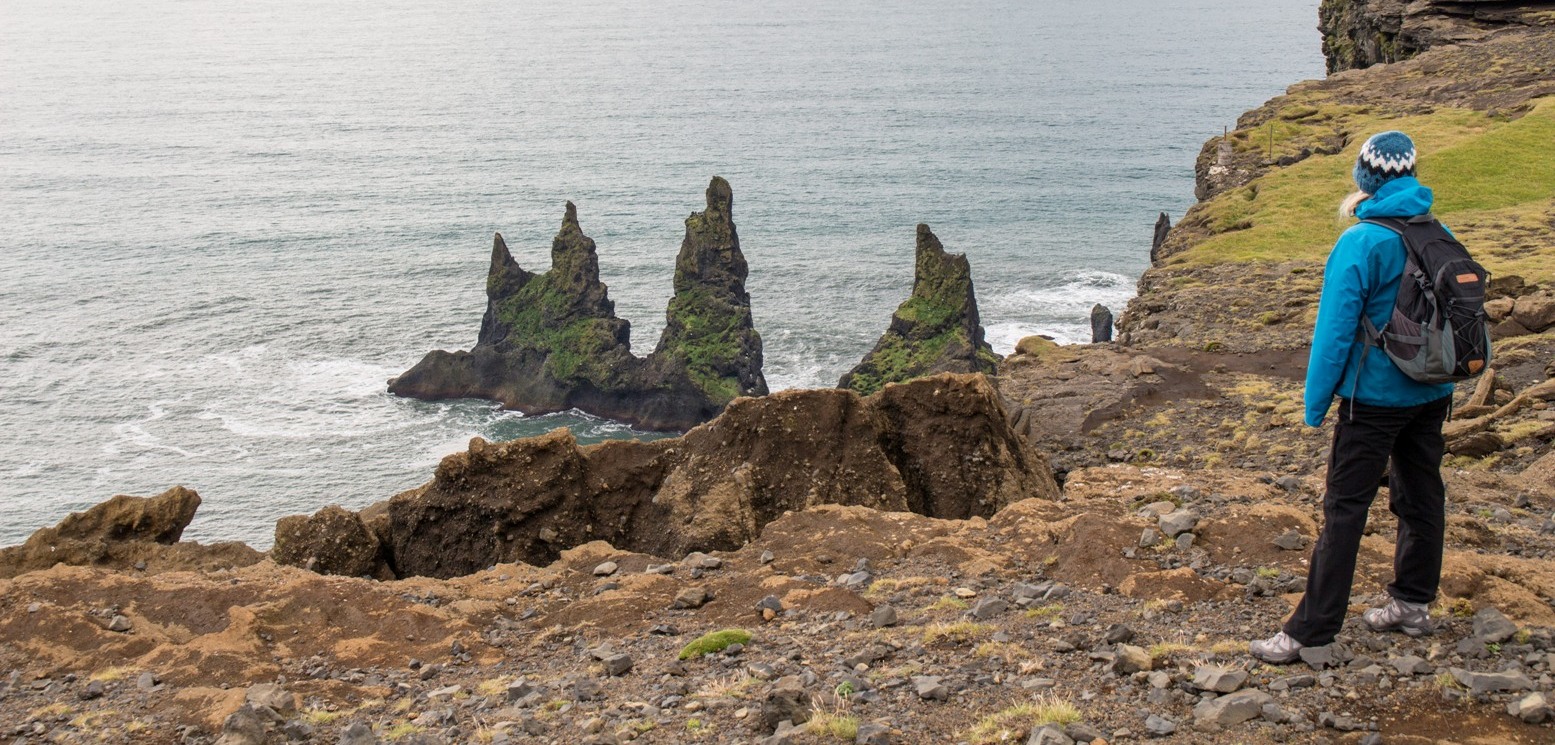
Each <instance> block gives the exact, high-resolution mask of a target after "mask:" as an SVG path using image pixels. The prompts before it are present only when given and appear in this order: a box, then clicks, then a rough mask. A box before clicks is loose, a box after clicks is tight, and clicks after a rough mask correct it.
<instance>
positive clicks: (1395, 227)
mask: <svg viewBox="0 0 1555 745" xmlns="http://www.w3.org/2000/svg"><path fill="white" fill-rule="evenodd" d="M1361 222H1363V223H1366V224H1368V225H1377V226H1380V227H1384V228H1387V229H1388V230H1391V231H1393V232H1394V233H1397V234H1398V235H1401V236H1402V235H1403V234H1404V229H1405V228H1406V227H1407V226H1408V223H1406V222H1404V221H1403V220H1401V219H1399V218H1397V217H1368V218H1366V219H1364V220H1362V221H1361Z"/></svg>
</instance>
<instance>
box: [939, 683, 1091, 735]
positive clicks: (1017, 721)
mask: <svg viewBox="0 0 1555 745" xmlns="http://www.w3.org/2000/svg"><path fill="white" fill-rule="evenodd" d="M1080 717H1081V713H1080V710H1079V709H1078V708H1077V707H1075V705H1074V704H1072V703H1069V702H1068V701H1064V700H1062V699H1059V698H1056V697H1053V696H1046V695H1045V696H1040V697H1038V698H1037V699H1036V700H1033V701H1029V702H1026V703H1020V704H1016V705H1014V706H1011V707H1010V708H1008V709H1005V710H1003V711H1000V712H997V713H994V714H989V715H988V716H985V717H983V718H982V719H980V720H978V722H977V724H975V725H973V726H972V729H971V731H969V732H967V735H966V738H967V740H968V741H969V742H971V743H972V745H993V743H1001V742H1014V741H1016V740H1018V739H1020V738H1023V737H1025V736H1026V735H1027V734H1028V733H1030V732H1031V731H1032V730H1034V729H1036V728H1038V727H1041V726H1044V725H1048V724H1058V725H1068V724H1074V723H1075V722H1078V721H1080Z"/></svg>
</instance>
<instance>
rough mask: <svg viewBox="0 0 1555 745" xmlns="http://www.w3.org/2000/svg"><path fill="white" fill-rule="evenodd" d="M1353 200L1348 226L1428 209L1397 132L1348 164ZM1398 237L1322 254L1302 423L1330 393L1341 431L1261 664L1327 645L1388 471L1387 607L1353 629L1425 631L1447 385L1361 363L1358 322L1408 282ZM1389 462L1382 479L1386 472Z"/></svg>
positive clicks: (1438, 532) (1317, 421) (1369, 234)
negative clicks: (1309, 539)
mask: <svg viewBox="0 0 1555 745" xmlns="http://www.w3.org/2000/svg"><path fill="white" fill-rule="evenodd" d="M1354 176H1355V183H1356V186H1357V187H1359V191H1357V192H1355V193H1354V194H1351V195H1350V196H1349V197H1348V198H1346V199H1345V200H1344V203H1343V204H1341V205H1340V208H1339V210H1340V213H1341V214H1342V215H1344V216H1345V217H1358V218H1361V219H1362V220H1365V219H1368V218H1386V217H1402V218H1408V217H1414V216H1416V215H1423V214H1427V213H1429V212H1430V211H1431V201H1432V199H1431V190H1430V189H1428V188H1426V187H1424V186H1422V185H1421V184H1420V182H1419V181H1417V180H1416V179H1415V146H1414V143H1413V142H1412V141H1411V140H1410V139H1409V137H1408V135H1405V134H1404V133H1403V132H1383V133H1381V134H1378V135H1374V136H1373V137H1372V138H1371V139H1369V140H1367V141H1366V144H1365V145H1363V146H1362V147H1361V153H1360V156H1359V157H1358V158H1357V159H1356V163H1355V171H1354ZM1404 260H1405V248H1404V243H1403V239H1402V238H1401V237H1400V236H1399V235H1398V234H1397V233H1395V232H1393V231H1392V230H1389V229H1388V228H1386V227H1384V226H1381V225H1376V224H1371V223H1366V222H1362V223H1359V224H1357V225H1355V226H1353V227H1351V228H1350V229H1349V230H1346V231H1345V232H1344V235H1342V236H1340V238H1339V242H1338V243H1337V244H1335V245H1334V249H1333V251H1332V252H1331V253H1330V254H1329V255H1328V263H1327V266H1326V268H1325V269H1324V273H1323V294H1322V299H1321V300H1320V301H1319V304H1318V311H1317V325H1316V328H1315V329H1314V330H1313V334H1312V354H1311V357H1310V359H1309V360H1308V362H1307V381H1306V396H1305V397H1306V422H1307V424H1308V425H1309V426H1312V427H1317V426H1321V425H1322V423H1323V419H1324V417H1326V416H1327V415H1328V410H1329V408H1330V406H1331V405H1332V403H1333V399H1334V397H1335V396H1336V395H1337V396H1338V397H1339V399H1340V408H1339V421H1338V423H1337V424H1336V425H1335V427H1334V440H1333V445H1332V449H1331V451H1330V453H1329V459H1328V480H1327V488H1326V491H1325V493H1324V495H1323V529H1322V533H1321V534H1320V535H1319V536H1318V540H1317V545H1316V546H1315V547H1314V549H1313V553H1312V564H1311V568H1310V570H1309V572H1308V574H1307V591H1306V594H1305V595H1303V596H1302V598H1301V603H1300V605H1298V606H1296V611H1295V612H1294V613H1292V614H1291V616H1290V619H1289V620H1287V621H1286V622H1285V628H1284V630H1282V631H1280V632H1279V633H1277V634H1275V635H1274V636H1272V637H1270V638H1268V639H1262V640H1259V641H1255V642H1252V643H1251V645H1249V647H1250V651H1251V652H1252V654H1253V656H1255V657H1257V658H1258V659H1260V660H1263V661H1265V662H1270V663H1274V664H1284V663H1288V662H1293V661H1295V660H1296V659H1297V658H1298V657H1300V655H1301V649H1302V647H1317V646H1324V645H1327V644H1329V643H1331V642H1333V640H1334V636H1335V635H1336V634H1338V633H1339V628H1340V626H1342V625H1343V623H1344V616H1345V611H1346V610H1347V609H1348V608H1349V603H1350V586H1351V584H1352V582H1353V581H1354V576H1355V557H1356V553H1357V552H1358V551H1359V549H1360V543H1361V532H1362V530H1364V529H1365V527H1366V515H1367V512H1368V511H1369V510H1370V509H1371V503H1372V500H1373V499H1374V498H1375V497H1376V496H1377V488H1378V485H1379V484H1380V483H1381V480H1382V476H1383V474H1384V473H1388V474H1389V476H1388V495H1389V496H1388V501H1389V504H1388V507H1389V509H1390V510H1391V511H1392V512H1393V514H1394V515H1396V516H1397V517H1398V521H1399V524H1398V542H1397V545H1396V546H1395V547H1394V553H1393V583H1392V584H1390V585H1388V588H1387V591H1388V595H1389V596H1390V597H1391V600H1390V602H1388V603H1387V604H1386V605H1384V606H1382V607H1380V608H1373V609H1371V610H1368V611H1366V612H1365V613H1364V614H1362V616H1361V620H1362V621H1363V622H1364V623H1365V624H1366V625H1367V626H1369V627H1370V628H1371V629H1372V630H1374V631H1402V632H1404V633H1406V634H1409V635H1410V636H1418V635H1420V634H1423V633H1427V632H1428V631H1429V630H1430V617H1429V614H1428V606H1429V605H1430V603H1431V602H1432V601H1433V600H1435V599H1436V590H1437V584H1438V583H1439V582H1440V580H1441V572H1442V538H1443V530H1444V525H1445V522H1446V506H1445V499H1446V495H1445V489H1444V487H1443V485H1442V477H1441V463H1442V451H1443V446H1444V443H1443V440H1442V423H1443V421H1445V420H1446V418H1447V414H1448V410H1449V406H1450V404H1451V402H1452V390H1453V387H1452V384H1451V383H1438V384H1425V383H1418V382H1415V380H1413V379H1412V378H1410V377H1408V376H1406V375H1405V374H1404V373H1403V372H1402V371H1400V370H1399V369H1398V367H1397V366H1396V365H1394V364H1393V361H1392V360H1391V359H1389V358H1388V355H1385V354H1380V353H1379V354H1371V355H1363V354H1362V353H1363V351H1364V347H1365V345H1366V344H1367V343H1368V342H1367V341H1366V339H1365V337H1364V335H1363V334H1361V333H1360V332H1359V330H1360V328H1361V327H1362V323H1361V321H1362V314H1364V315H1365V316H1366V317H1367V318H1369V319H1370V320H1371V322H1372V323H1373V324H1374V325H1375V326H1376V327H1377V328H1382V327H1383V326H1384V324H1386V323H1387V321H1388V318H1389V316H1390V315H1391V314H1392V312H1393V304H1394V300H1395V298H1396V296H1397V295H1398V289H1399V281H1400V279H1401V278H1402V276H1403V273H1404ZM1390 459H1391V461H1392V463H1393V467H1392V470H1391V471H1389V470H1388V462H1389V460H1390Z"/></svg>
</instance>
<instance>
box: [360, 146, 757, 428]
mask: <svg viewBox="0 0 1555 745" xmlns="http://www.w3.org/2000/svg"><path fill="white" fill-rule="evenodd" d="M733 206H734V196H733V192H732V190H731V189H730V187H729V182H728V181H725V180H724V179H722V178H719V177H716V176H715V177H714V178H713V180H712V183H711V184H709V185H708V187H707V209H706V210H705V211H702V212H694V213H692V214H691V216H690V217H688V218H686V237H685V240H684V241H683V242H682V243H681V246H680V255H679V256H678V257H677V258H676V260H675V295H674V297H673V298H672V299H671V300H670V303H669V309H668V311H667V314H666V315H667V324H666V326H665V329H664V333H663V335H662V336H660V338H659V344H658V347H657V348H656V349H655V350H654V351H653V353H651V354H649V355H648V356H647V357H645V358H640V357H637V356H635V355H633V354H632V351H631V324H630V323H629V322H627V321H626V320H625V319H621V318H617V317H616V315H615V303H614V302H612V301H611V300H610V297H609V293H608V288H607V287H606V285H605V283H603V282H601V281H600V279H599V257H598V254H597V253H596V252H595V247H594V241H593V239H591V238H589V237H588V236H587V235H584V234H583V229H582V228H581V227H580V226H579V224H578V213H577V208H576V207H574V206H573V204H572V203H571V202H568V203H567V209H566V214H565V215H564V216H563V218H562V227H561V231H560V232H558V233H557V234H556V238H555V240H553V241H552V243H551V269H550V270H549V271H546V272H541V273H538V274H535V273H531V272H527V271H525V270H524V269H523V268H522V267H520V266H519V265H518V262H516V261H514V260H513V256H512V254H511V253H509V252H508V247H507V244H506V242H504V241H503V239H502V235H501V234H498V235H497V236H496V239H495V241H494V242H493V245H492V251H491V269H490V271H489V273H488V274H487V277H486V297H487V302H486V314H485V316H484V317H483V318H482V319H481V330H480V336H479V338H478V339H477V341H476V344H475V347H474V348H473V349H471V350H470V351H468V352H464V351H458V352H445V351H442V350H437V351H433V352H431V353H429V354H427V356H426V357H425V358H423V359H422V360H421V362H419V363H417V364H416V366H415V367H412V368H411V369H410V370H408V371H406V372H405V373H404V374H403V375H400V376H399V377H397V378H394V379H393V380H391V381H389V391H390V392H391V393H394V394H395V395H399V396H407V397H410V398H419V399H423V400H443V399H451V398H484V399H489V400H492V401H497V402H499V403H501V404H502V405H503V406H505V407H507V408H510V409H516V410H518V411H522V412H524V413H526V414H546V413H551V412H556V411H565V410H567V409H574V408H576V409H581V410H583V411H586V412H588V413H590V414H595V415H598V416H603V417H608V418H610V419H616V420H620V421H623V422H627V423H629V424H632V425H634V426H637V427H641V428H644V429H653V430H685V429H689V428H690V427H693V426H695V425H697V424H699V423H701V422H705V421H707V420H709V419H711V418H713V417H714V416H717V415H718V412H720V411H722V410H723V408H724V407H725V406H727V405H728V403H729V402H730V401H732V400H734V399H735V398H736V397H739V396H759V395H764V394H766V392H767V383H766V380H765V379H764V378H763V377H762V375H761V336H760V335H759V334H757V333H756V330H755V328H754V326H753V325H752V322H751V310H750V295H749V294H748V293H747V292H746V291H745V277H746V271H747V269H746V264H745V256H744V254H742V253H741V252H740V239H739V236H738V234H737V233H736V232H735V226H734V219H733Z"/></svg>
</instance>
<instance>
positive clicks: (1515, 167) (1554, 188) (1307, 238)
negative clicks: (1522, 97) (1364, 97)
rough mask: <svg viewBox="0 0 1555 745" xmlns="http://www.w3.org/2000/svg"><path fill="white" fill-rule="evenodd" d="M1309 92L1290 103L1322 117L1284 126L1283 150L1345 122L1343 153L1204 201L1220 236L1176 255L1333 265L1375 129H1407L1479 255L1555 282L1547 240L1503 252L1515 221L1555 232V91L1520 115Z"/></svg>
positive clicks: (1426, 175) (1208, 260)
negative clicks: (1408, 110)
mask: <svg viewBox="0 0 1555 745" xmlns="http://www.w3.org/2000/svg"><path fill="white" fill-rule="evenodd" d="M1308 98H1309V99H1310V100H1311V101H1310V103H1309V102H1307V101H1303V100H1302V99H1301V97H1300V96H1297V97H1294V100H1293V101H1292V102H1291V103H1290V104H1288V105H1287V107H1286V108H1287V109H1290V108H1293V107H1298V106H1310V105H1312V104H1313V103H1315V104H1316V108H1318V109H1319V110H1320V111H1322V112H1323V115H1322V116H1319V117H1312V118H1311V120H1312V121H1314V122H1315V123H1313V124H1310V125H1306V124H1302V123H1293V122H1282V123H1281V124H1280V125H1278V126H1276V141H1277V143H1280V147H1282V148H1283V147H1285V146H1286V144H1287V143H1290V142H1297V143H1299V142H1303V141H1305V140H1304V139H1303V137H1306V136H1315V135H1316V134H1320V133H1323V132H1332V131H1335V130H1337V129H1343V130H1345V131H1349V132H1351V133H1352V135H1353V136H1352V137H1351V140H1352V141H1351V143H1350V145H1349V146H1348V147H1347V148H1345V150H1344V151H1343V152H1341V153H1339V154H1337V155H1329V156H1324V155H1314V156H1312V157H1310V158H1307V159H1306V160H1304V161H1302V162H1300V163H1297V164H1295V165H1292V166H1289V167H1286V168H1278V169H1274V170H1273V171H1271V172H1270V173H1268V174H1266V175H1264V176H1263V177H1262V178H1260V179H1258V180H1256V181H1255V182H1253V183H1251V184H1248V185H1246V186H1243V187H1240V188H1237V189H1232V190H1229V191H1227V192H1225V193H1222V194H1219V195H1217V196H1216V197H1215V198H1214V199H1211V200H1210V201H1208V202H1206V203H1205V204H1203V205H1201V207H1199V208H1198V209H1201V210H1203V212H1202V216H1203V217H1204V218H1206V220H1207V222H1208V224H1209V225H1210V226H1211V227H1212V229H1213V230H1214V231H1215V232H1216V234H1215V235H1213V236H1210V237H1209V238H1207V239H1205V240H1203V241H1201V242H1199V243H1198V244H1197V245H1195V246H1193V247H1192V248H1190V249H1188V250H1186V251H1184V252H1182V253H1180V254H1177V255H1175V256H1173V257H1172V259H1171V262H1172V263H1185V264H1189V265H1205V264H1218V263H1227V262H1248V261H1270V262H1280V261H1288V260H1293V259H1297V260H1311V261H1322V260H1323V258H1324V257H1325V256H1326V255H1327V253H1328V250H1329V248H1331V247H1332V246H1333V243H1334V241H1335V240H1336V239H1337V238H1338V237H1339V234H1340V233H1341V232H1343V231H1344V229H1345V228H1346V227H1348V225H1349V224H1350V221H1348V220H1342V219H1340V218H1338V216H1337V215H1336V213H1335V209H1336V207H1337V205H1338V204H1339V201H1340V200H1341V199H1343V198H1344V196H1345V195H1346V194H1348V193H1349V192H1350V191H1351V190H1353V188H1354V186H1353V184H1352V182H1351V179H1350V170H1351V168H1352V166H1353V164H1354V163H1355V156H1356V152H1357V151H1358V150H1359V148H1360V145H1361V143H1362V142H1364V141H1365V137H1366V135H1368V134H1370V133H1373V132H1378V131H1382V130H1386V129H1401V130H1403V131H1405V132H1407V133H1409V134H1410V136H1411V137H1413V138H1414V140H1415V143H1416V145H1417V147H1418V148H1419V149H1420V152H1421V158H1420V165H1419V169H1418V170H1419V173H1420V179H1421V181H1422V183H1424V184H1425V185H1427V186H1429V187H1431V188H1432V190H1433V191H1434V192H1435V194H1436V199H1437V201H1436V207H1435V212H1436V214H1437V215H1439V216H1441V218H1442V219H1443V221H1444V222H1446V223H1447V224H1448V225H1450V226H1453V228H1454V230H1455V232H1457V233H1458V234H1459V237H1460V238H1463V239H1464V242H1465V243H1466V244H1467V245H1468V246H1469V248H1470V250H1473V251H1475V256H1476V258H1479V259H1480V260H1481V262H1482V263H1484V264H1486V265H1487V267H1488V268H1489V269H1490V270H1491V271H1492V272H1494V273H1496V274H1519V275H1522V276H1523V277H1524V278H1525V279H1528V280H1529V281H1531V282H1537V281H1544V280H1548V279H1552V278H1555V260H1552V258H1551V256H1552V254H1555V249H1552V247H1551V245H1550V244H1549V242H1548V241H1542V242H1541V241H1539V240H1537V239H1535V240H1534V241H1533V243H1532V244H1531V245H1532V246H1533V249H1534V250H1523V251H1511V250H1507V251H1498V250H1495V249H1496V248H1497V247H1498V244H1499V243H1500V242H1502V241H1505V240H1507V238H1506V234H1507V230H1506V227H1507V226H1516V225H1526V226H1528V227H1530V228H1538V227H1539V223H1540V222H1541V221H1542V222H1543V229H1544V230H1545V231H1548V230H1549V227H1548V219H1547V216H1548V214H1549V213H1550V211H1551V210H1552V209H1555V199H1552V196H1555V146H1552V145H1551V143H1555V98H1544V99H1539V100H1538V101H1536V102H1535V105H1534V108H1533V110H1532V111H1530V112H1529V113H1527V114H1526V115H1524V116H1523V117H1521V118H1519V119H1516V120H1512V121H1505V120H1504V119H1502V118H1498V117H1494V116H1490V115H1487V114H1484V113H1480V112H1475V111H1469V110H1464V109H1438V110H1437V111H1435V112H1433V113H1431V114H1424V115H1416V116H1408V117H1402V118H1385V117H1382V116H1378V115H1374V114H1368V113H1364V111H1365V110H1363V109H1356V108H1354V107H1343V106H1334V105H1332V104H1325V103H1323V102H1321V101H1320V100H1319V99H1318V98H1317V96H1316V94H1308ZM1303 132H1306V133H1307V134H1306V135H1303V134H1302V133H1303ZM1264 134H1265V133H1264V130H1262V129H1253V130H1250V131H1247V132H1245V133H1243V132H1239V133H1235V134H1233V142H1234V143H1239V144H1241V145H1242V147H1243V148H1256V147H1258V146H1259V145H1260V143H1261V142H1262V141H1261V140H1260V137H1262V136H1264ZM1237 135H1242V137H1241V138H1240V140H1239V139H1238V137H1237ZM1276 152H1277V153H1278V152H1279V150H1277V151H1276ZM1525 245H1529V244H1525ZM1508 248H1511V247H1508ZM1540 248H1542V249H1545V250H1544V251H1542V252H1541V251H1540V250H1538V249H1540ZM1502 254H1505V255H1502Z"/></svg>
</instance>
